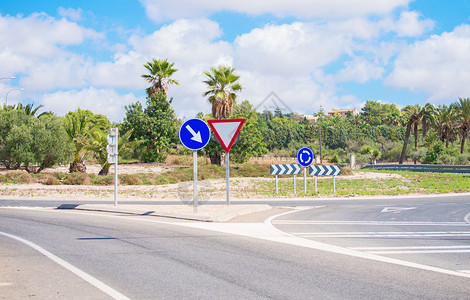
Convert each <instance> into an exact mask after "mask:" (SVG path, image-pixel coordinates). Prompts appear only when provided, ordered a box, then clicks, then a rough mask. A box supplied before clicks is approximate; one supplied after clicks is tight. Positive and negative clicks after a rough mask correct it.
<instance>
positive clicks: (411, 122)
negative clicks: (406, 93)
mask: <svg viewBox="0 0 470 300" xmlns="http://www.w3.org/2000/svg"><path fill="white" fill-rule="evenodd" d="M418 107H419V106H415V108H416V110H414V111H413V110H410V113H411V115H410V117H409V119H408V123H407V124H406V132H405V139H404V141H403V148H402V150H401V155H400V160H399V162H398V163H399V164H403V161H404V160H405V154H406V146H408V140H409V139H410V133H411V127H412V126H413V127H414V130H415V149H417V148H418V141H417V135H418V133H417V131H418V125H417V124H418V123H419V121H420V119H421V111H420V110H418V109H417V108H418Z"/></svg>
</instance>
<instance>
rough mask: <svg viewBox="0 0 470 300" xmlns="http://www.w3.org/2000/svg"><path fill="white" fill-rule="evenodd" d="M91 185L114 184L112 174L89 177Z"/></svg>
mask: <svg viewBox="0 0 470 300" xmlns="http://www.w3.org/2000/svg"><path fill="white" fill-rule="evenodd" d="M91 183H92V184H93V185H112V184H114V175H106V176H102V175H96V176H93V177H92V178H91Z"/></svg>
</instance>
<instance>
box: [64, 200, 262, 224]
mask: <svg viewBox="0 0 470 300" xmlns="http://www.w3.org/2000/svg"><path fill="white" fill-rule="evenodd" d="M213 207H216V208H217V209H216V211H213V212H205V213H201V214H198V213H179V212H172V211H171V210H172V209H173V210H177V209H181V208H185V209H187V207H186V206H176V205H171V206H165V207H162V206H154V207H152V206H151V205H147V206H145V207H143V206H140V207H139V206H137V205H135V206H134V207H129V206H111V205H94V204H82V205H76V204H64V205H61V206H59V207H57V209H76V210H84V211H99V212H110V213H124V214H131V215H141V216H155V217H164V218H172V219H180V220H190V221H199V222H227V221H229V220H231V219H233V218H235V217H238V216H242V215H247V214H251V213H256V212H260V211H265V210H269V209H271V206H269V205H267V204H259V205H232V206H225V205H224V206H222V205H220V206H213Z"/></svg>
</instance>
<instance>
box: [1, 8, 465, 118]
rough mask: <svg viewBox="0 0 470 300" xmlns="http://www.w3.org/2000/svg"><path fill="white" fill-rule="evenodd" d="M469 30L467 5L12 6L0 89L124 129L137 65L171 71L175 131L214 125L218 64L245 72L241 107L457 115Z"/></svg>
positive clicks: (136, 93)
mask: <svg viewBox="0 0 470 300" xmlns="http://www.w3.org/2000/svg"><path fill="white" fill-rule="evenodd" d="M469 17H470V2H469V1H468V0H467V1H464V0H453V1H438V0H416V1H411V0H381V1H372V2H371V1H369V0H355V1H351V0H330V1H322V0H297V1H286V0H269V1H268V0H258V1H256V2H253V1H247V0H240V1H238V2H236V3H235V2H228V1H211V0H202V1H190V0H173V1H162V0H140V1H138V0H120V1H118V2H116V1H110V0H100V1H87V0H82V1H67V0H66V1H64V0H61V1H59V0H57V1H33V0H30V1H25V0H18V1H8V2H5V3H2V6H1V7H0V36H1V37H2V40H1V41H0V78H4V77H10V76H15V77H16V79H14V80H1V81H0V97H1V98H5V96H3V95H6V94H7V93H8V92H9V91H11V92H10V93H8V98H7V99H4V101H5V100H7V101H8V104H14V103H17V102H18V101H20V102H22V103H30V102H34V103H36V104H42V105H44V106H45V107H44V109H45V110H52V111H54V112H55V113H57V114H58V115H64V114H65V113H66V112H68V111H70V110H75V109H77V108H78V107H80V108H83V109H90V110H91V111H93V112H95V113H102V114H105V115H106V116H108V118H109V119H110V120H111V121H116V122H117V121H121V120H122V119H123V117H124V115H125V109H124V107H125V106H126V105H128V104H130V103H132V102H135V101H141V102H145V88H146V86H147V83H146V82H145V81H144V80H143V79H142V78H140V75H141V74H144V73H145V72H146V70H145V68H144V67H143V66H142V65H143V64H144V63H145V62H146V61H148V60H149V59H151V58H168V59H169V60H170V61H172V62H175V67H176V68H177V69H178V70H179V71H178V72H176V73H175V75H174V79H176V80H178V81H179V82H180V85H179V86H170V92H169V95H170V96H171V97H173V98H174V100H173V107H174V109H175V111H176V113H177V115H178V116H179V117H181V118H191V117H194V116H195V115H196V113H197V112H200V111H202V112H205V113H208V112H210V106H209V105H208V101H207V99H205V98H204V97H203V96H202V94H203V92H204V89H205V87H204V84H203V83H202V81H203V80H204V75H203V72H204V71H206V70H209V69H210V68H211V67H215V66H217V65H219V64H225V65H231V66H233V67H235V68H236V69H237V73H238V74H239V75H240V76H241V78H240V81H241V84H242V86H243V88H244V89H243V91H242V92H241V93H240V95H239V100H245V99H247V100H249V101H250V102H251V103H252V104H253V105H255V106H257V107H258V106H259V110H262V109H263V105H264V104H265V103H266V102H269V101H264V100H266V99H268V98H269V95H271V92H274V93H275V94H276V95H277V96H278V97H279V98H280V99H281V100H282V101H283V102H284V103H285V106H286V107H287V108H286V109H285V110H291V111H296V112H298V113H304V114H312V113H315V112H317V111H318V110H319V109H320V106H321V107H323V109H325V110H327V111H328V110H331V109H332V108H352V107H358V108H360V107H361V106H362V105H363V104H364V102H365V101H366V100H378V101H383V102H394V103H397V104H398V105H400V106H405V105H407V104H420V105H424V104H425V103H426V102H431V103H434V104H449V103H452V102H454V101H456V100H457V99H458V97H470V84H469V83H468V82H469V80H470V18H469ZM17 88H24V91H19V90H12V89H17ZM268 100H269V99H268ZM263 103H264V104H263Z"/></svg>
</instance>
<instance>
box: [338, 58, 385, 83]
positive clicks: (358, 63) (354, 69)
mask: <svg viewBox="0 0 470 300" xmlns="http://www.w3.org/2000/svg"><path fill="white" fill-rule="evenodd" d="M384 72H385V69H384V68H383V67H381V66H377V65H375V64H372V63H370V62H368V61H366V60H365V59H364V58H356V59H354V60H352V61H349V62H346V67H345V68H344V69H342V70H341V71H339V73H338V74H337V75H336V76H335V77H336V80H337V81H338V82H344V81H355V82H359V83H365V82H367V81H369V80H371V79H379V78H380V77H381V76H382V74H383V73H384Z"/></svg>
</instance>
